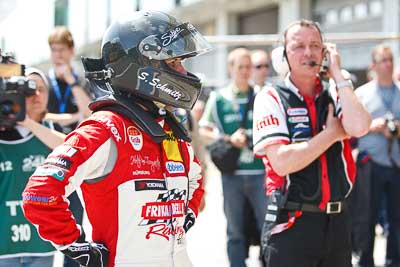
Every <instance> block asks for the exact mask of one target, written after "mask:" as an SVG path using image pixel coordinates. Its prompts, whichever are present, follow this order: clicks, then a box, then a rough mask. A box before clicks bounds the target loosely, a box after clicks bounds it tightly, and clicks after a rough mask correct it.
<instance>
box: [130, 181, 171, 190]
mask: <svg viewBox="0 0 400 267" xmlns="http://www.w3.org/2000/svg"><path fill="white" fill-rule="evenodd" d="M166 189H167V185H166V184H165V181H160V180H141V181H135V190H136V191H144V190H166Z"/></svg>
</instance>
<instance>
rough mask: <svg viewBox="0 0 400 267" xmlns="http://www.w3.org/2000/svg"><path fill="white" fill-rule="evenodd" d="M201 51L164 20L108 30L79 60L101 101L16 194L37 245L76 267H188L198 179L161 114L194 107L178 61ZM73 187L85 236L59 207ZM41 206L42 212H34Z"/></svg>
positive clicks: (187, 28)
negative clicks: (97, 49)
mask: <svg viewBox="0 0 400 267" xmlns="http://www.w3.org/2000/svg"><path fill="white" fill-rule="evenodd" d="M177 32H179V33H180V34H176V33H177ZM164 39H165V40H164ZM163 40H164V42H163ZM154 44H159V46H155V45H154ZM210 49H211V46H210V45H209V43H208V42H207V41H206V40H205V39H204V37H203V36H202V35H201V34H200V33H199V32H198V31H197V30H196V28H195V27H194V26H193V25H192V24H190V23H182V22H181V21H179V20H178V19H177V18H175V17H173V16H170V15H168V14H166V13H164V12H160V11H139V12H134V13H133V14H129V15H127V16H124V17H121V18H119V19H118V20H116V21H114V22H113V23H111V25H110V26H109V27H108V29H107V30H106V32H105V33H104V36H103V40H102V48H101V51H102V52H101V55H102V57H101V58H99V59H94V58H83V59H82V62H83V65H84V68H85V74H86V77H88V80H89V83H90V86H91V87H92V90H93V91H96V90H99V91H103V92H104V93H105V94H103V96H101V97H99V98H98V99H96V100H95V101H94V102H93V103H91V105H90V108H91V109H92V110H93V114H92V115H91V116H90V117H89V118H88V119H86V120H85V121H84V122H82V123H80V125H79V126H78V128H77V129H75V130H74V131H72V132H71V133H70V134H69V135H68V136H67V138H66V140H65V142H64V143H63V144H62V145H60V146H58V147H57V148H56V149H55V150H53V152H52V153H51V154H50V155H49V156H48V163H47V164H44V165H41V166H40V167H39V168H38V169H37V171H36V172H35V173H34V174H33V175H32V176H31V178H30V179H29V182H28V184H27V186H26V188H25V190H24V193H23V196H24V199H26V201H23V208H24V213H25V216H26V217H27V218H28V220H29V221H31V222H32V223H34V224H35V225H37V230H38V232H39V234H40V236H41V237H42V238H44V239H46V240H50V241H51V242H52V243H53V244H54V245H55V246H56V248H57V249H59V250H60V251H61V252H62V253H64V254H65V255H66V256H68V257H70V258H71V259H73V260H74V261H76V262H79V263H80V265H81V266H85V267H86V266H89V267H106V266H107V267H114V266H116V267H136V266H143V267H158V266H182V267H183V266H184V267H190V266H192V263H191V261H190V259H189V256H188V254H187V251H186V233H187V231H189V230H190V228H191V227H192V226H193V225H194V223H195V220H196V218H197V215H198V212H199V206H200V203H201V200H202V197H203V191H204V190H203V187H202V180H203V179H202V176H201V166H200V163H199V160H198V159H197V158H196V156H195V155H194V152H193V149H192V146H191V145H190V143H189V142H190V138H189V137H188V135H187V131H186V130H185V129H184V128H183V127H182V125H181V124H179V122H178V121H177V120H176V118H175V116H174V115H173V114H172V113H171V112H170V110H171V109H172V108H183V109H188V110H190V109H191V108H192V107H193V105H194V104H195V102H196V100H197V98H198V96H199V94H200V92H201V86H202V85H201V82H200V79H199V78H198V77H197V76H195V75H194V74H192V73H190V72H188V71H187V70H186V69H185V68H184V66H183V65H182V60H185V59H188V58H191V57H195V56H199V55H201V54H203V53H206V52H208V51H209V50H210ZM155 77H157V78H155ZM58 159H59V160H60V161H61V162H66V164H65V165H64V166H62V165H60V164H59V163H58ZM77 188H81V189H82V195H83V200H84V203H85V210H86V212H87V215H88V219H89V223H90V225H91V226H92V234H91V236H88V237H87V238H86V235H85V231H84V229H82V228H81V227H80V225H79V224H77V221H76V219H75V218H74V217H72V216H71V211H70V210H69V208H68V201H67V200H66V196H68V195H69V194H70V193H71V192H73V191H75V190H76V189H77ZM46 198H49V199H51V204H49V205H43V199H46ZM29 199H32V201H28V200H29Z"/></svg>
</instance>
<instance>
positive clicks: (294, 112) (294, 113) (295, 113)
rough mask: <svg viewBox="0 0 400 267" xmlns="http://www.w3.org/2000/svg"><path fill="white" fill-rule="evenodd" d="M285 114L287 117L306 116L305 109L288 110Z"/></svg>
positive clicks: (306, 111)
mask: <svg viewBox="0 0 400 267" xmlns="http://www.w3.org/2000/svg"><path fill="white" fill-rule="evenodd" d="M287 114H288V115H289V116H304V115H307V114H308V110H307V109H306V108H288V110H287Z"/></svg>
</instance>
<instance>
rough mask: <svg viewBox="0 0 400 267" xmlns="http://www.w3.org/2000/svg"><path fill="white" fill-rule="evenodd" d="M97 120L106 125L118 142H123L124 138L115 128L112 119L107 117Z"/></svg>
mask: <svg viewBox="0 0 400 267" xmlns="http://www.w3.org/2000/svg"><path fill="white" fill-rule="evenodd" d="M96 119H97V120H98V121H100V122H102V123H104V124H105V125H106V127H107V129H109V130H110V132H111V134H112V135H113V136H114V138H115V140H116V141H117V142H119V141H121V140H122V137H121V135H120V134H119V132H118V129H117V127H116V126H115V124H114V122H113V121H112V120H111V119H110V118H108V117H106V116H100V117H99V118H96Z"/></svg>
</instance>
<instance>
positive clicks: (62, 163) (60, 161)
mask: <svg viewBox="0 0 400 267" xmlns="http://www.w3.org/2000/svg"><path fill="white" fill-rule="evenodd" d="M44 164H50V165H54V166H57V167H61V168H64V169H66V170H69V168H70V167H71V164H72V162H71V161H70V160H68V159H66V158H62V157H49V158H47V159H46V160H45V162H44Z"/></svg>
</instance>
